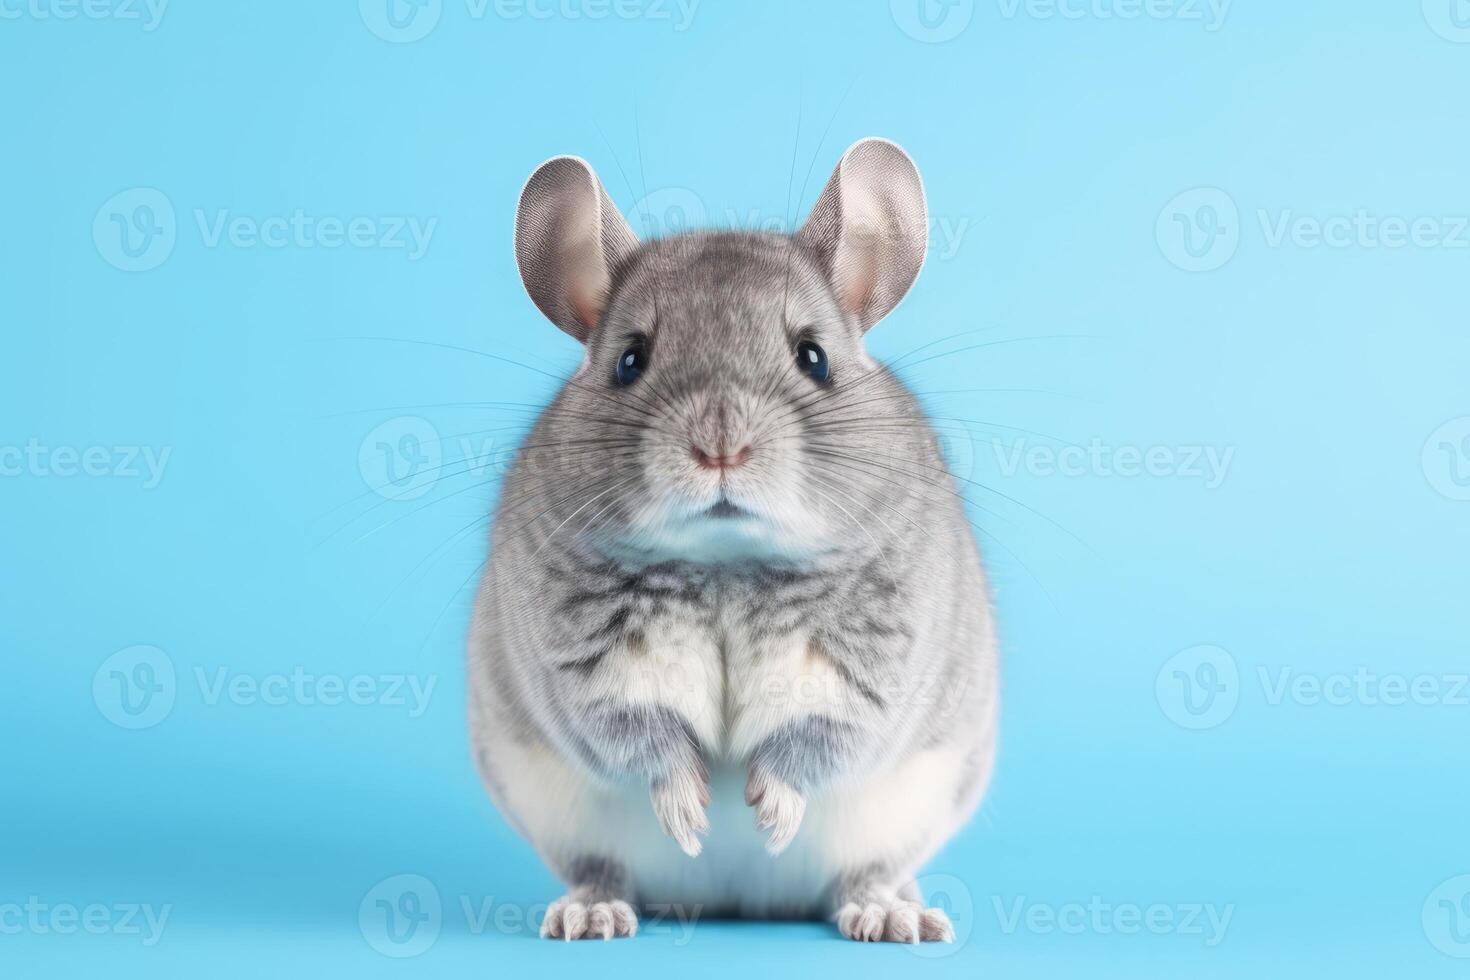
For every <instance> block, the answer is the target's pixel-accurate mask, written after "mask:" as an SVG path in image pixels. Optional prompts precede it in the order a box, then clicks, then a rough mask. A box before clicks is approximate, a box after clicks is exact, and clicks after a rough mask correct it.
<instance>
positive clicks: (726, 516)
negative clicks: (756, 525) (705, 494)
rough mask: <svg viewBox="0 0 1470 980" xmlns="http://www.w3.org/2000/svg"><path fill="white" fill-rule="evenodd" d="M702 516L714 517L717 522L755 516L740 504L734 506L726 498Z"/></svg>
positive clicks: (717, 502) (721, 499)
mask: <svg viewBox="0 0 1470 980" xmlns="http://www.w3.org/2000/svg"><path fill="white" fill-rule="evenodd" d="M702 516H704V517H712V518H715V519H716V520H732V519H734V518H739V517H754V516H755V515H754V514H752V513H751V512H750V511H748V510H746V509H745V508H744V507H741V506H740V505H738V504H732V503H731V502H730V501H728V500H726V499H725V498H724V497H721V498H720V499H719V500H717V501H716V502H715V503H714V505H713V506H711V507H710V508H709V509H707V510H705V511H704V513H703V515H702Z"/></svg>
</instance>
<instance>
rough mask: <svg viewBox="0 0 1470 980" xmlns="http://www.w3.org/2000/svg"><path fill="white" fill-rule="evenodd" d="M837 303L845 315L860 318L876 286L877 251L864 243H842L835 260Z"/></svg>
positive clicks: (870, 300)
mask: <svg viewBox="0 0 1470 980" xmlns="http://www.w3.org/2000/svg"><path fill="white" fill-rule="evenodd" d="M836 278H837V291H838V297H837V298H838V301H839V302H841V303H842V306H843V308H844V309H845V310H847V312H849V313H851V314H852V315H853V316H855V317H857V318H858V319H862V318H863V314H864V313H865V312H866V311H867V309H868V306H869V304H870V303H871V302H872V299H873V289H874V287H875V286H876V285H877V283H878V256H877V250H876V249H874V248H873V247H872V246H871V245H869V244H867V243H863V242H852V241H844V242H843V243H842V245H841V247H840V249H839V252H838V260H837V276H836Z"/></svg>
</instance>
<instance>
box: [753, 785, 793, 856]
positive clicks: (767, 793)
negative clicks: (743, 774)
mask: <svg viewBox="0 0 1470 980" xmlns="http://www.w3.org/2000/svg"><path fill="white" fill-rule="evenodd" d="M745 802H746V805H747V806H753V807H755V825H756V827H758V828H759V829H761V830H769V831H770V832H771V836H770V837H769V838H767V840H766V850H767V851H769V852H770V853H771V854H772V855H776V854H780V853H781V852H782V851H784V850H786V847H787V845H788V844H790V843H791V840H792V838H794V837H795V836H796V831H797V830H798V829H799V828H800V827H801V818H802V817H803V816H805V815H806V797H805V796H802V795H801V791H800V790H799V789H797V788H796V787H795V786H792V785H791V784H790V783H788V782H786V781H785V780H782V779H778V778H777V777H775V776H773V775H771V774H770V773H769V772H767V771H766V770H765V769H763V768H761V766H759V765H754V766H751V768H750V775H749V777H747V779H746V780H745Z"/></svg>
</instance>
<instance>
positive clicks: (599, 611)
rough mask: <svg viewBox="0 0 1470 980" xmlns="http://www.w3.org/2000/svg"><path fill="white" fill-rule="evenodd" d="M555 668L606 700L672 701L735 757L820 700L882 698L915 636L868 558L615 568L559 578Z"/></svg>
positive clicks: (712, 743)
mask: <svg viewBox="0 0 1470 980" xmlns="http://www.w3.org/2000/svg"><path fill="white" fill-rule="evenodd" d="M561 575H562V576H564V577H565V578H566V579H567V581H564V582H563V584H564V585H572V586H573V588H571V589H569V590H568V592H567V593H566V596H565V598H564V599H563V600H562V602H561V604H560V608H559V610H558V613H559V615H557V616H556V617H554V621H555V623H556V625H555V627H554V631H555V636H554V638H553V642H552V647H553V656H552V659H551V661H550V664H549V669H551V670H554V671H558V672H564V673H570V674H573V675H576V676H579V677H580V678H581V679H582V680H583V681H584V683H585V684H586V685H588V687H589V689H590V691H591V693H593V694H594V695H596V694H601V695H603V696H606V697H607V698H609V699H614V698H615V699H618V700H620V701H622V700H632V701H635V702H642V703H649V704H663V705H670V706H673V707H675V708H677V709H678V710H679V711H680V712H681V713H682V714H683V716H684V717H685V718H687V719H688V721H689V723H690V725H691V727H692V729H693V732H694V734H695V735H696V736H697V737H698V739H699V741H700V742H701V744H703V745H704V746H705V748H706V749H707V750H709V751H712V752H714V753H716V754H718V755H723V756H726V757H729V758H738V757H740V756H741V755H742V754H744V753H746V752H748V751H749V750H750V749H751V748H752V747H753V746H754V744H755V742H756V740H758V739H759V738H760V737H761V736H762V735H763V734H766V733H769V732H770V731H771V730H772V728H773V727H775V726H777V725H779V724H780V723H781V722H783V721H787V720H790V719H793V718H797V717H800V716H802V715H804V714H806V713H809V712H810V711H811V710H812V709H813V708H814V707H815V706H818V705H827V706H829V708H830V707H831V706H837V708H838V709H839V710H840V708H841V706H842V705H843V704H844V703H845V702H847V701H864V702H867V703H869V704H870V705H877V704H881V701H882V697H883V695H882V690H883V688H884V685H885V683H886V682H887V681H888V680H889V678H890V677H891V675H892V674H893V672H895V671H899V670H901V669H902V665H903V663H904V661H905V660H906V652H907V650H908V648H909V647H910V646H911V645H912V642H913V639H914V638H913V636H912V632H911V627H910V626H909V625H908V623H909V620H908V619H906V618H905V617H902V616H901V615H900V609H899V606H900V605H901V604H902V603H903V601H904V597H903V595H902V594H901V592H900V590H899V589H898V588H897V586H896V585H895V584H894V582H893V580H892V579H891V578H889V577H888V576H887V574H885V572H884V571H883V570H882V569H880V568H875V567H874V566H873V565H871V564H865V565H862V566H859V567H851V568H845V569H831V570H820V571H817V570H798V569H780V568H770V567H763V566H741V567H735V568H714V569H712V568H705V567H700V566H695V565H689V564H685V563H667V564H660V565H653V566H648V567H644V568H640V569H636V570H630V569H627V568H624V567H619V566H615V565H612V564H606V565H600V566H595V567H582V568H580V569H577V570H576V571H570V570H563V572H562V573H561Z"/></svg>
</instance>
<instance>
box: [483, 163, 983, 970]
mask: <svg viewBox="0 0 1470 980" xmlns="http://www.w3.org/2000/svg"><path fill="white" fill-rule="evenodd" d="M927 225H928V222H927V215H926V208H925V202H924V191H923V187H922V184H921V183H920V180H919V174H918V171H917V169H916V168H915V166H914V164H913V162H912V161H911V160H910V159H909V157H908V155H907V154H905V153H904V151H903V150H902V149H900V148H899V147H898V146H896V145H895V144H893V143H891V142H888V141H886V140H881V139H866V140H862V141H861V142H858V143H856V144H854V145H853V146H852V147H851V148H850V149H848V150H847V152H846V153H845V154H844V155H843V156H842V159H841V160H840V162H839V163H838V165H837V168H836V170H835V171H834V173H833V174H832V177H831V179H830V180H829V182H828V183H827V185H826V188H825V189H824V190H823V192H822V194H821V197H820V198H819V199H818V201H817V203H816V205H815V206H814V208H813V210H812V212H811V214H810V216H809V217H808V219H807V221H806V223H805V225H804V226H803V227H802V228H801V229H800V231H798V232H797V233H796V234H795V235H783V234H776V233H750V232H725V231H718V232H716V231H707V232H706V231H701V232H693V233H688V234H680V235H675V236H672V237H667V238H662V239H657V240H652V241H647V242H641V243H640V242H639V241H638V240H637V238H636V237H635V236H634V235H633V233H632V231H631V230H630V229H629V227H628V225H627V223H626V222H625V221H624V220H623V218H622V216H621V215H620V214H619V213H618V211H617V210H616V209H615V208H614V206H613V204H612V202H611V201H610V199H609V198H608V195H607V193H606V191H604V190H603V187H602V185H601V184H600V183H599V181H598V179H597V177H596V175H595V174H594V173H593V172H592V170H591V168H590V167H589V166H588V165H587V164H586V163H585V162H583V161H582V160H580V159H577V158H575V157H557V158H555V159H552V160H549V161H547V162H546V163H544V164H542V165H541V166H540V167H539V168H538V169H537V170H536V171H535V173H533V174H532V175H531V178H530V180H529V181H528V182H527V183H526V186H525V188H524V190H523V191H522V192H521V198H520V203H519V207H518V209H517V213H516V228H515V253H516V261H517V263H518V265H519V267H520V272H521V277H522V279H523V281H524V283H525V286H526V289H527V291H528V292H529V293H530V296H531V299H532V300H534V301H535V303H536V305H537V306H538V307H539V308H540V309H541V312H542V313H544V314H545V315H546V316H547V317H548V318H549V319H550V320H551V321H552V322H553V323H555V324H556V325H557V326H558V327H560V328H561V329H563V330H565V331H566V332H567V333H569V334H571V335H572V336H573V337H575V338H577V340H579V341H580V342H581V343H582V344H583V346H584V348H585V356H584V358H583V360H582V362H581V365H580V367H578V369H577V371H576V373H575V374H574V375H573V376H572V377H571V379H570V380H568V381H567V382H566V384H565V385H564V386H563V387H562V389H561V390H560V392H559V393H558V394H557V395H556V397H555V398H554V399H553V401H552V402H551V404H550V405H549V406H548V407H547V408H546V410H545V411H544V412H543V413H542V414H541V416H540V418H539V419H538V420H537V422H536V424H535V426H534V428H533V430H532V432H531V433H530V435H529V437H528V438H527V440H526V442H525V443H524V445H523V446H522V447H521V448H520V450H519V451H518V454H517V458H516V461H515V464H514V466H513V468H512V470H511V472H510V473H509V474H508V476H507V478H506V483H505V486H504V489H503V491H502V493H501V497H500V501H499V503H498V510H497V513H496V517H495V524H494V530H493V533H492V545H491V558H490V561H489V564H488V566H487V571H486V574H485V577H484V580H483V582H482V583H481V587H480V590H479V594H478V598H477V603H476V609H475V614H474V622H473V626H472V631H471V637H470V644H469V662H470V724H471V739H472V744H473V748H474V753H475V757H476V762H477V764H478V766H479V768H480V771H481V774H482V775H483V777H484V781H485V784H486V786H487V788H488V789H489V792H490V794H491V796H492V798H493V799H494V800H495V802H496V803H497V805H498V806H499V807H500V809H501V811H502V812H503V813H504V815H505V817H506V818H507V820H509V821H510V822H511V823H512V824H513V825H514V826H515V827H516V828H517V829H518V830H519V831H520V832H521V833H522V834H523V835H524V836H525V837H526V838H527V839H528V840H529V841H530V842H531V843H532V844H533V845H534V846H535V848H536V850H537V851H538V852H539V853H540V854H541V856H542V857H543V859H544V860H545V861H546V862H547V863H548V864H549V865H550V866H551V868H552V869H553V870H554V871H555V872H556V873H557V874H558V875H559V876H560V877H561V878H562V879H564V880H565V882H566V884H567V886H568V892H567V894H566V895H565V896H564V897H562V898H560V899H558V900H557V901H556V902H554V903H552V905H551V906H550V909H549V910H548V912H547V914H546V918H545V920H544V923H543V926H542V934H543V935H545V936H550V937H558V938H566V939H578V938H583V937H601V938H604V939H606V938H611V937H614V936H630V935H633V934H634V932H636V930H637V927H638V914H639V912H640V911H642V912H644V913H645V914H648V912H647V910H649V909H651V908H653V907H655V906H656V907H658V908H660V909H663V910H668V909H670V908H672V909H674V910H676V912H677V913H678V914H680V915H681V916H682V917H685V918H686V919H687V917H688V916H692V915H699V914H703V915H735V916H746V917H760V918H778V917H779V918H789V917H816V916H830V917H832V918H833V920H834V921H835V922H836V924H837V927H838V928H839V929H840V931H841V932H842V934H843V935H845V936H848V937H850V938H852V939H859V940H891V941H898V942H906V941H907V942H918V941H921V940H945V941H947V940H950V939H952V938H953V929H952V926H951V923H950V922H949V920H948V918H947V917H946V916H945V913H944V912H943V911H942V910H941V909H938V908H930V907H927V906H926V903H925V901H924V897H923V895H922V894H921V893H920V889H919V886H918V883H917V881H916V878H915V876H916V874H917V872H918V870H919V868H920V867H921V866H922V865H923V863H924V862H925V861H926V860H927V859H928V858H930V857H931V856H932V855H933V854H934V853H935V852H936V851H937V849H938V848H939V847H940V846H941V845H942V844H944V842H945V841H946V840H947V839H948V838H949V837H950V836H951V835H952V834H953V833H954V832H955V831H956V830H957V829H958V828H959V827H960V826H961V825H962V824H963V822H964V821H965V820H966V818H967V817H968V816H969V815H970V814H971V813H972V812H973V810H974V809H975V807H976V806H977V805H978V803H979V800H980V798H981V796H982V794H983V793H984V790H985V787H986V784H987V782H988V781H989V778H990V771H991V765H992V759H993V756H994V745H995V738H996V714H997V698H998V691H997V654H996V647H995V638H994V629H993V617H992V613H991V609H990V604H989V599H988V593H987V587H986V582H985V576H984V572H983V570H982V566H981V561H980V555H979V552H978V549H977V547H976V543H975V540H974V537H973V536H972V533H971V529H970V526H969V524H968V521H967V519H966V517H965V514H964V510H963V506H962V499H961V498H960V496H959V494H958V493H957V492H956V489H955V486H954V482H953V478H952V477H951V475H950V474H949V473H948V471H947V469H946V467H945V463H944V460H943V457H942V455H941V452H940V448H939V444H938V440H937V438H936V435H935V432H934V430H933V429H932V428H931V426H930V425H929V423H928V421H927V420H926V418H925V416H924V413H923V411H922V410H921V409H920V407H919V404H918V402H917V401H916V399H915V398H914V397H913V395H912V394H910V392H909V391H908V390H907V389H906V388H905V387H904V386H903V384H902V383H901V382H900V381H899V380H898V379H897V378H896V377H895V376H894V374H893V373H892V372H891V371H889V370H888V369H887V368H885V367H884V366H883V365H881V364H879V363H877V362H876V361H875V360H874V359H873V358H872V357H871V356H870V355H869V354H868V352H867V350H866V348H865V346H864V336H865V334H866V332H867V331H868V330H869V329H870V328H871V327H873V326H874V325H875V324H877V323H878V321H879V320H881V319H883V317H884V316H886V315H887V314H888V313H889V312H890V311H891V310H892V309H893V308H894V306H896V305H897V304H898V302H899V300H900V299H902V298H903V296H904V294H905V293H906V292H907V291H908V289H909V287H910V286H911V285H912V284H913V282H914V279H915V278H916V277H917V276H918V273H919V268H920V266H921V265H922V264H923V259H924V251H925V244H926V240H927Z"/></svg>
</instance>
